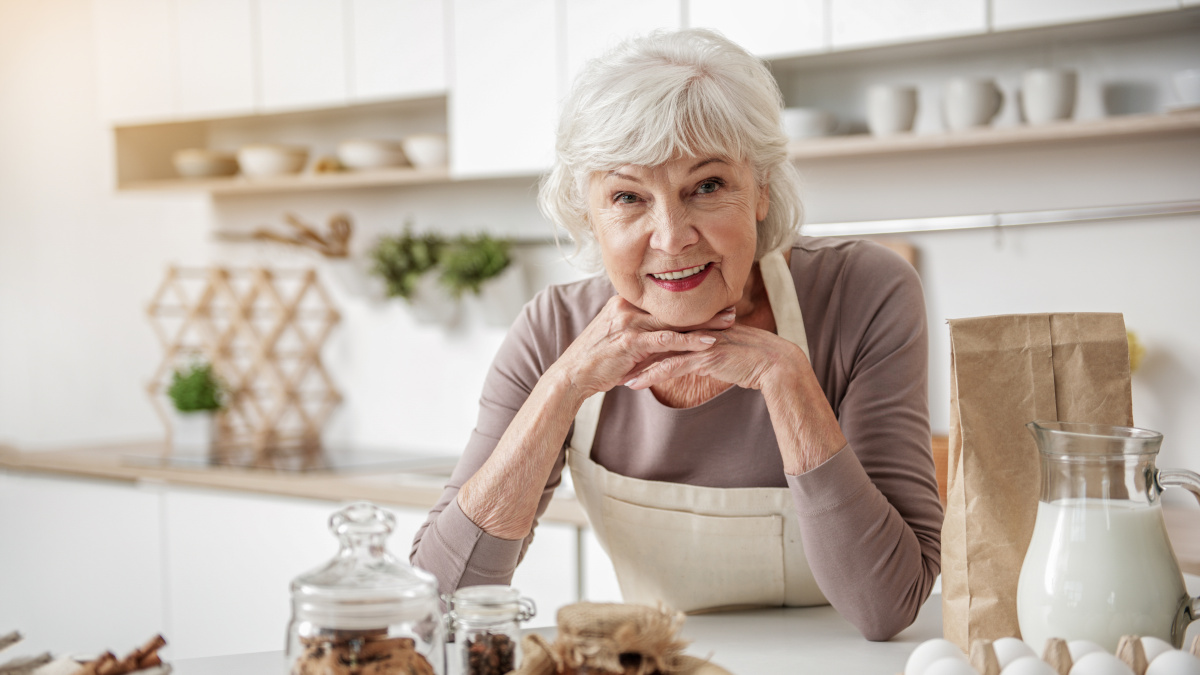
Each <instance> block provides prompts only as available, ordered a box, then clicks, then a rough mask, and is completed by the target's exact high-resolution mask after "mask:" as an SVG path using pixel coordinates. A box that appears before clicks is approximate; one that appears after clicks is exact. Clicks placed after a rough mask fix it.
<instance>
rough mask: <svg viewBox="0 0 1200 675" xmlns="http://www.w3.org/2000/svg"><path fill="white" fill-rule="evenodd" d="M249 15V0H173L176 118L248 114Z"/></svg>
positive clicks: (252, 65) (252, 59)
mask: <svg viewBox="0 0 1200 675" xmlns="http://www.w3.org/2000/svg"><path fill="white" fill-rule="evenodd" d="M253 13H254V9H253V7H252V6H251V4H250V0H176V9H175V31H174V34H175V38H176V45H177V50H178V52H177V53H178V59H179V102H178V106H177V107H176V110H175V112H176V113H177V116H182V117H191V118H199V117H206V116H208V117H216V116H223V115H249V114H251V113H253V112H254V88H255V87H254V79H255V69H256V56H255V51H254V30H253V28H254V26H253V19H254V17H253Z"/></svg>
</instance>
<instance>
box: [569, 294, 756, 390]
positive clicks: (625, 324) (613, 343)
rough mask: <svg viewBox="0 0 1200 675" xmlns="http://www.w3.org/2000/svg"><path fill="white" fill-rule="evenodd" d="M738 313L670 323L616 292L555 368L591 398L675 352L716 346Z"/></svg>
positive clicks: (668, 357) (686, 351) (730, 312)
mask: <svg viewBox="0 0 1200 675" xmlns="http://www.w3.org/2000/svg"><path fill="white" fill-rule="evenodd" d="M734 318H735V317H734V312H733V309H732V308H729V309H726V310H725V311H723V312H722V313H721V314H718V315H717V316H716V317H714V318H713V319H712V320H711V321H708V322H707V323H704V324H702V325H699V326H692V327H688V328H684V329H677V328H669V327H667V326H666V325H664V324H662V323H660V322H659V321H658V320H657V319H655V318H654V317H653V316H651V315H650V314H648V313H646V312H644V311H642V310H641V309H639V308H638V307H636V306H634V305H632V304H630V303H629V302H626V301H625V300H624V299H623V298H621V296H619V295H617V296H613V297H612V299H610V300H609V301H608V303H606V304H605V305H604V309H602V310H600V313H599V314H598V315H596V318H595V319H592V322H591V323H590V324H588V327H587V328H585V329H584V331H583V332H582V333H581V334H580V335H579V337H577V338H575V341H574V342H572V343H571V346H570V347H568V348H567V350H566V351H565V352H563V355H562V356H561V357H559V359H558V361H556V362H555V364H554V368H556V369H559V370H560V371H561V372H562V373H563V374H564V375H565V376H566V377H567V378H568V380H569V381H570V382H571V386H572V388H573V389H574V390H575V391H577V392H578V394H579V396H580V397H581V399H582V398H586V397H588V396H591V395H592V394H594V393H597V392H601V391H608V390H610V389H612V388H613V387H616V386H618V385H621V384H625V383H626V382H629V381H630V380H631V379H633V377H634V375H635V374H637V373H641V372H644V371H645V369H646V368H647V367H648V366H650V365H651V364H655V363H664V362H665V361H666V360H669V359H670V358H671V357H672V355H682V354H696V353H703V352H705V351H708V350H710V349H712V348H713V346H714V345H716V344H718V343H719V339H718V338H717V337H716V336H717V335H719V334H721V333H723V332H726V331H725V330H724V329H727V328H729V327H730V326H733V322H734Z"/></svg>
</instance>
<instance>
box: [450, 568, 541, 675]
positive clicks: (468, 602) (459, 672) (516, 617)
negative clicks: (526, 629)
mask: <svg viewBox="0 0 1200 675" xmlns="http://www.w3.org/2000/svg"><path fill="white" fill-rule="evenodd" d="M447 605H448V607H447V609H448V618H449V624H450V629H451V630H452V631H454V644H453V645H452V646H451V648H449V649H447V650H446V651H447V659H446V660H447V661H448V665H450V666H451V671H450V672H451V673H452V674H453V675H506V674H507V673H509V672H511V671H513V670H516V668H517V666H518V665H520V662H521V653H520V643H521V622H523V621H528V620H529V619H531V618H533V616H534V614H536V613H537V608H536V607H535V606H534V604H533V600H530V599H529V598H523V597H521V593H520V591H518V590H517V589H515V588H511V587H509V586H470V587H467V588H460V589H458V590H457V591H455V593H454V596H453V597H451V598H450V600H449V602H448V603H447Z"/></svg>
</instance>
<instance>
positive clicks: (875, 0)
mask: <svg viewBox="0 0 1200 675" xmlns="http://www.w3.org/2000/svg"><path fill="white" fill-rule="evenodd" d="M829 21H830V41H831V45H832V47H833V49H835V50H836V49H854V48H858V47H869V46H873V45H882V44H890V43H897V42H915V41H918V40H930V39H936V38H944V37H952V36H958V35H975V34H982V33H986V32H987V30H988V23H987V2H986V0H890V1H888V2H880V1H879V0H829Z"/></svg>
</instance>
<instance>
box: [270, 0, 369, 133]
mask: <svg viewBox="0 0 1200 675" xmlns="http://www.w3.org/2000/svg"><path fill="white" fill-rule="evenodd" d="M257 6H258V31H259V62H260V64H261V90H260V92H259V94H260V99H259V104H260V105H259V108H260V109H261V110H262V111H265V112H278V111H286V110H294V109H300V108H320V107H329V106H337V105H344V104H345V103H346V99H347V88H346V31H345V24H346V22H345V18H346V7H345V3H344V2H343V0H258V1H257Z"/></svg>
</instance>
